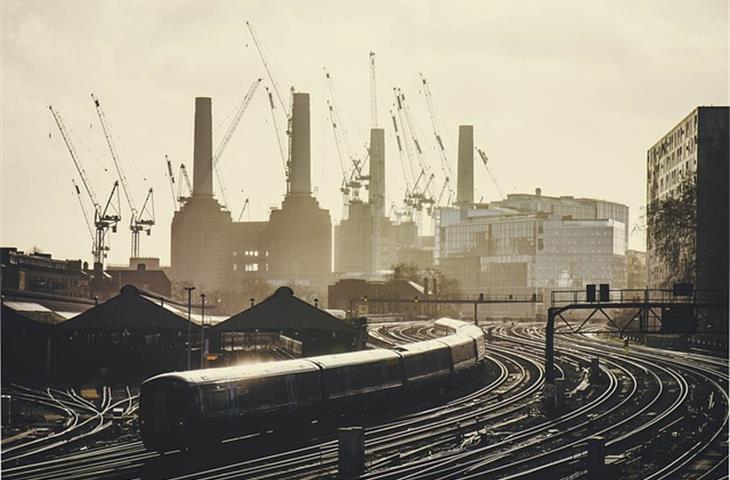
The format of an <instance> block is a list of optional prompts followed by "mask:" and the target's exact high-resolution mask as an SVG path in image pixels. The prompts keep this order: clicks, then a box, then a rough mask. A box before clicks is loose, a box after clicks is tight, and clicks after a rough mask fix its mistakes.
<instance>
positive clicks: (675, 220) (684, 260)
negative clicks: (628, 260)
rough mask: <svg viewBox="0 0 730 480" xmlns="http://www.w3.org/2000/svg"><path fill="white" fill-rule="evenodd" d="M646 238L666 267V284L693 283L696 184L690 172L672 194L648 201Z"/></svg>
mask: <svg viewBox="0 0 730 480" xmlns="http://www.w3.org/2000/svg"><path fill="white" fill-rule="evenodd" d="M646 225H647V229H648V232H647V233H648V235H647V241H648V242H651V243H652V244H653V247H654V251H655V252H656V253H657V255H658V256H659V257H660V258H661V259H662V261H663V262H664V264H665V265H666V267H667V275H666V277H665V279H664V284H665V286H666V287H670V286H671V285H673V284H674V283H694V280H695V269H696V258H697V256H696V251H697V187H696V181H695V176H694V175H693V174H688V175H685V176H684V177H683V178H682V180H681V182H680V184H679V187H678V189H677V191H676V192H674V194H673V195H669V196H667V197H666V198H663V199H660V200H657V201H655V202H652V203H650V204H649V205H648V206H647V209H646Z"/></svg>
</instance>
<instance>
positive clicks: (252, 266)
mask: <svg viewBox="0 0 730 480" xmlns="http://www.w3.org/2000/svg"><path fill="white" fill-rule="evenodd" d="M246 271H247V272H258V271H259V264H258V263H247V264H246Z"/></svg>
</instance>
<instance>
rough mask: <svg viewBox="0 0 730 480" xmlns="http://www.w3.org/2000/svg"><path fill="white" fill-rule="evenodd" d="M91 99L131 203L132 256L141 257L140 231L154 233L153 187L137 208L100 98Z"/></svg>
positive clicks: (123, 188)
mask: <svg viewBox="0 0 730 480" xmlns="http://www.w3.org/2000/svg"><path fill="white" fill-rule="evenodd" d="M91 99H92V100H93V101H94V106H95V107H96V113H97V115H98V117H99V123H101V128H102V130H103V131H104V137H105V138H106V143H107V146H108V147H109V152H110V153H111V156H112V160H113V161H114V167H115V168H116V171H117V176H118V177H119V183H120V184H121V186H122V191H123V192H124V196H125V198H126V199H127V204H128V205H129V210H130V212H131V218H130V220H129V229H130V230H131V232H132V250H131V257H132V258H137V257H139V234H140V232H142V231H145V232H147V235H150V234H151V233H152V226H153V225H154V224H155V204H154V198H153V189H152V188H150V189H149V190H148V192H147V197H146V198H145V201H144V203H143V205H142V209H141V210H137V208H136V207H135V205H134V200H133V199H132V194H131V192H130V191H129V185H128V183H127V177H126V176H125V175H124V171H123V170H122V166H121V163H120V161H119V155H118V154H117V149H116V147H115V145H114V142H113V140H112V136H111V131H110V129H109V126H108V124H107V121H106V115H105V114H104V110H103V109H102V108H101V103H100V102H99V99H98V98H96V96H95V95H94V94H93V93H92V94H91Z"/></svg>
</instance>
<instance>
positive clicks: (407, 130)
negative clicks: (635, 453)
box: [393, 88, 434, 211]
mask: <svg viewBox="0 0 730 480" xmlns="http://www.w3.org/2000/svg"><path fill="white" fill-rule="evenodd" d="M393 91H394V93H395V96H396V105H397V107H398V108H397V111H398V118H399V119H400V124H401V126H402V127H404V128H403V129H402V130H403V132H404V133H403V136H404V144H405V146H406V153H407V154H408V159H409V162H410V163H411V165H412V164H413V157H414V152H413V151H412V150H411V148H410V142H408V139H407V137H410V139H411V141H412V142H413V146H414V147H415V157H416V159H417V161H418V166H419V168H420V172H419V174H418V177H417V178H416V181H415V182H414V183H413V187H412V188H411V192H410V199H409V201H410V203H411V204H412V206H413V207H414V208H415V209H416V211H421V210H422V209H423V207H424V205H426V206H432V205H433V204H434V198H433V195H432V194H431V191H430V186H431V183H432V181H433V178H434V174H432V173H431V172H430V171H429V168H428V165H427V164H426V162H425V160H424V158H423V150H422V149H421V144H420V142H419V141H418V137H417V136H416V132H415V127H414V124H413V121H412V120H411V115H410V108H409V106H408V103H407V102H406V97H405V94H403V92H402V91H401V90H400V89H399V88H394V89H393ZM404 120H405V121H404ZM421 180H424V181H425V182H426V184H425V186H424V187H423V188H421V186H420V182H421Z"/></svg>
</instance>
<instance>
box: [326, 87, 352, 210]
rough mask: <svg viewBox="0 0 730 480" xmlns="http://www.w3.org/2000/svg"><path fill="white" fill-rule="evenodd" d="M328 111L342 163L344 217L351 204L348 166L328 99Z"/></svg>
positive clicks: (338, 158)
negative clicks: (346, 165)
mask: <svg viewBox="0 0 730 480" xmlns="http://www.w3.org/2000/svg"><path fill="white" fill-rule="evenodd" d="M327 112H328V114H329V117H330V123H331V124H332V134H333V136H334V138H335V148H336V149H337V160H338V161H339V163H340V170H342V183H341V184H340V192H342V219H343V220H344V219H346V218H347V217H348V209H349V204H350V186H349V184H348V181H347V167H345V160H344V158H343V154H342V145H341V143H342V141H341V138H340V135H339V130H338V128H337V118H336V116H335V112H334V109H333V107H332V104H331V103H330V101H329V100H327Z"/></svg>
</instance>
